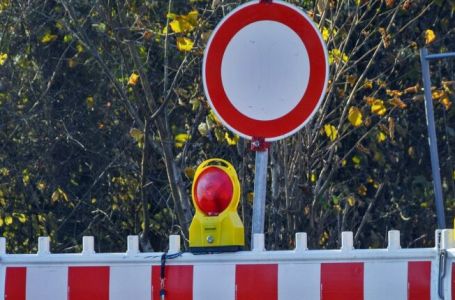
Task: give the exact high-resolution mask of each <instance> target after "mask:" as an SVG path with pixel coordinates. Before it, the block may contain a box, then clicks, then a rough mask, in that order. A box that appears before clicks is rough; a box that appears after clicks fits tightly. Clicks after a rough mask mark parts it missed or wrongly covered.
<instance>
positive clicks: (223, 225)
mask: <svg viewBox="0 0 455 300" xmlns="http://www.w3.org/2000/svg"><path fill="white" fill-rule="evenodd" d="M191 191H192V193H191V195H192V199H193V204H194V207H195V209H196V213H195V215H194V217H193V221H192V222H191V225H190V251H191V252H204V253H207V252H225V251H238V250H241V249H242V248H243V246H244V245H245V235H244V231H245V230H244V227H243V223H242V221H241V220H240V217H239V215H238V213H237V206H238V204H239V200H240V183H239V179H238V177H237V172H236V171H235V169H234V167H233V166H232V165H231V164H230V163H229V162H227V161H225V160H223V159H219V158H213V159H209V160H206V161H204V162H203V163H201V164H200V165H199V167H198V168H197V169H196V172H195V175H194V179H193V186H192V189H191Z"/></svg>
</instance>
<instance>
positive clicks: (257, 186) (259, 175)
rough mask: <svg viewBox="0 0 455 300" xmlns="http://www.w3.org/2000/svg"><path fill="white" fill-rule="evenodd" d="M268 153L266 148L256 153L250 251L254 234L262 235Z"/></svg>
mask: <svg viewBox="0 0 455 300" xmlns="http://www.w3.org/2000/svg"><path fill="white" fill-rule="evenodd" d="M268 154H269V151H268V149H267V148H265V149H261V150H257V151H256V162H255V175H254V197H253V220H252V226H251V231H252V232H251V249H253V246H254V245H253V237H254V234H255V233H264V220H265V194H266V187H267V160H268Z"/></svg>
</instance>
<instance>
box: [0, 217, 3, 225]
mask: <svg viewBox="0 0 455 300" xmlns="http://www.w3.org/2000/svg"><path fill="white" fill-rule="evenodd" d="M2 226H3V219H2V218H1V217H0V227H2Z"/></svg>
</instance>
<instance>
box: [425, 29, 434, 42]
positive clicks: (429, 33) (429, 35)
mask: <svg viewBox="0 0 455 300" xmlns="http://www.w3.org/2000/svg"><path fill="white" fill-rule="evenodd" d="M435 39H436V34H435V33H434V31H433V30H431V29H427V30H425V45H429V44H431V43H433V42H434V40H435Z"/></svg>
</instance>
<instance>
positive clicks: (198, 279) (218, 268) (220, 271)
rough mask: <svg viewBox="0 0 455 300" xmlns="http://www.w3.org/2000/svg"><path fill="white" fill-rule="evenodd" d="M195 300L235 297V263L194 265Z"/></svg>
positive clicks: (230, 299)
mask: <svg viewBox="0 0 455 300" xmlns="http://www.w3.org/2000/svg"><path fill="white" fill-rule="evenodd" d="M193 286H194V300H205V299H216V300H233V299H235V265H234V264H233V263H232V264H196V265H195V266H194V284H193Z"/></svg>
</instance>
